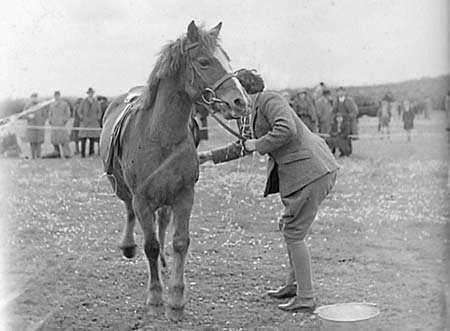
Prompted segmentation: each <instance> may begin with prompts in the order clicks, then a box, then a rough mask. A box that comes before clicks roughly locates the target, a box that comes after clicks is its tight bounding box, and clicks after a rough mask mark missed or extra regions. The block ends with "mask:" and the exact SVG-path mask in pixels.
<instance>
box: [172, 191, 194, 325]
mask: <svg viewBox="0 0 450 331" xmlns="http://www.w3.org/2000/svg"><path fill="white" fill-rule="evenodd" d="M193 203H194V188H193V187H191V188H188V189H186V190H185V191H184V192H182V193H181V194H180V195H179V197H178V199H177V201H176V202H175V204H174V205H173V209H172V210H173V226H174V230H175V231H174V235H173V255H174V256H173V269H172V272H171V279H170V282H169V294H168V305H167V308H166V317H167V318H169V319H170V320H172V321H175V322H178V321H180V320H181V319H182V318H183V313H184V306H185V302H184V264H185V260H186V255H187V251H188V248H189V219H190V216H191V210H192V205H193Z"/></svg>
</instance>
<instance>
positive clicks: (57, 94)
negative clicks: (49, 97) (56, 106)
mask: <svg viewBox="0 0 450 331" xmlns="http://www.w3.org/2000/svg"><path fill="white" fill-rule="evenodd" d="M53 95H54V96H55V97H56V96H60V95H61V92H59V91H55V93H53Z"/></svg>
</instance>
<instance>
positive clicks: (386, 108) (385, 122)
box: [378, 98, 392, 139]
mask: <svg viewBox="0 0 450 331" xmlns="http://www.w3.org/2000/svg"><path fill="white" fill-rule="evenodd" d="M391 104H392V103H389V101H388V100H387V99H386V98H383V100H381V105H380V107H379V108H378V131H380V132H381V139H383V135H384V134H386V136H387V138H389V133H390V132H389V123H390V121H391V115H392V113H391Z"/></svg>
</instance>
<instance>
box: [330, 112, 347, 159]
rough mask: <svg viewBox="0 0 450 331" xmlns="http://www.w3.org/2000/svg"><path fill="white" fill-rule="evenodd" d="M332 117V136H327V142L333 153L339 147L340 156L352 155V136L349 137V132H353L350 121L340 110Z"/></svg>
mask: <svg viewBox="0 0 450 331" xmlns="http://www.w3.org/2000/svg"><path fill="white" fill-rule="evenodd" d="M332 118H333V120H332V124H331V130H330V137H328V138H326V142H327V144H328V146H329V147H330V149H331V152H332V153H333V155H334V154H336V151H337V149H339V153H340V154H339V156H340V157H342V156H350V155H351V153H352V144H351V138H350V137H349V136H350V133H349V132H351V124H350V121H349V120H348V118H346V117H345V116H344V115H343V114H342V113H340V112H337V113H333V116H332Z"/></svg>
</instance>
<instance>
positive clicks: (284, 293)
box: [267, 284, 297, 299]
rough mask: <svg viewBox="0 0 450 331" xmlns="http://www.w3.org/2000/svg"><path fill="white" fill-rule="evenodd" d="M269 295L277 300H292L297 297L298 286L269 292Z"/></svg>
mask: <svg viewBox="0 0 450 331" xmlns="http://www.w3.org/2000/svg"><path fill="white" fill-rule="evenodd" d="M267 295H268V296H269V297H272V298H275V299H286V298H292V297H295V296H296V295H297V285H294V284H292V285H285V286H282V287H280V288H278V289H276V290H270V291H267Z"/></svg>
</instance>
